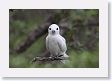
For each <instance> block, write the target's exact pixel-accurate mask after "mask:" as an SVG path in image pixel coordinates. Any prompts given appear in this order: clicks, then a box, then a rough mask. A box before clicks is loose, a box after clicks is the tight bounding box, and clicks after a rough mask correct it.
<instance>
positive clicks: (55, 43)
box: [49, 37, 58, 47]
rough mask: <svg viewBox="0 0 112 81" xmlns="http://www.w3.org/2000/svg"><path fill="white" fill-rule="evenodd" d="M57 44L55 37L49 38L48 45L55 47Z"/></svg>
mask: <svg viewBox="0 0 112 81" xmlns="http://www.w3.org/2000/svg"><path fill="white" fill-rule="evenodd" d="M57 45H58V41H57V38H56V37H50V38H49V47H56V46H57Z"/></svg>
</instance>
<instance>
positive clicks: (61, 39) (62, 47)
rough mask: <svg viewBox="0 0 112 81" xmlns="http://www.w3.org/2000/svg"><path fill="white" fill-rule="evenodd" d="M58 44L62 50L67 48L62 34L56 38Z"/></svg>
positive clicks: (64, 50)
mask: <svg viewBox="0 0 112 81" xmlns="http://www.w3.org/2000/svg"><path fill="white" fill-rule="evenodd" d="M58 46H59V48H60V50H61V51H62V52H66V50H67V46H66V40H65V39H64V38H63V37H62V36H60V37H59V38H58Z"/></svg>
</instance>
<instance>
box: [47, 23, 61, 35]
mask: <svg viewBox="0 0 112 81" xmlns="http://www.w3.org/2000/svg"><path fill="white" fill-rule="evenodd" d="M59 31H60V30H59V26H58V25H57V24H52V25H50V26H49V28H48V33H49V34H50V35H57V34H59Z"/></svg>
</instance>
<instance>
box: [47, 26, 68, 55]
mask: <svg viewBox="0 0 112 81" xmlns="http://www.w3.org/2000/svg"><path fill="white" fill-rule="evenodd" d="M59 32H60V29H59V26H58V25H56V24H52V25H50V26H49V28H48V36H47V37H46V48H47V50H48V51H49V52H50V56H51V57H58V56H62V57H69V56H68V55H67V54H66V51H67V46H66V40H65V39H64V37H62V36H61V35H60V33H59Z"/></svg>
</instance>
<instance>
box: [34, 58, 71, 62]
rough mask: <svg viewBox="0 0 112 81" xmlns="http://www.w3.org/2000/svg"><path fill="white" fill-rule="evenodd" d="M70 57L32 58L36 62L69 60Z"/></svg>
mask: <svg viewBox="0 0 112 81" xmlns="http://www.w3.org/2000/svg"><path fill="white" fill-rule="evenodd" d="M68 58H69V57H35V58H33V60H32V63H34V62H39V61H41V62H47V61H56V60H68Z"/></svg>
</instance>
